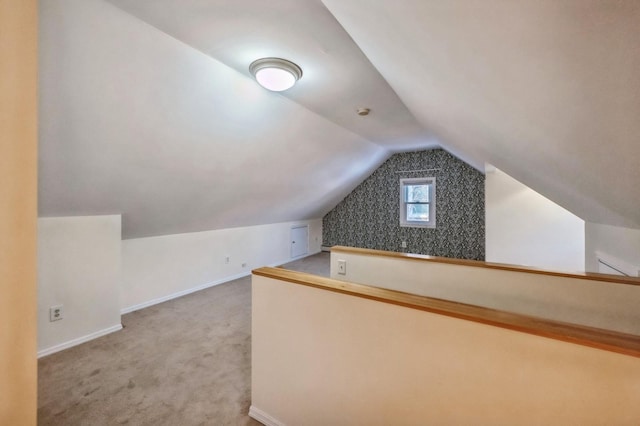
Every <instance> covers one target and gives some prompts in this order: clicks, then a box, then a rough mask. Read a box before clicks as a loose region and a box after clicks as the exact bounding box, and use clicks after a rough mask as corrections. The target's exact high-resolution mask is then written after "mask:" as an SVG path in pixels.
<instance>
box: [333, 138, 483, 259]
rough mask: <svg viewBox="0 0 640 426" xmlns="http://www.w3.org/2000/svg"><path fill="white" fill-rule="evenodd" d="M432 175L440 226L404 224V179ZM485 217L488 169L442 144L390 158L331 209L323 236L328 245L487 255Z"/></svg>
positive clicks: (456, 255) (472, 256) (476, 256)
mask: <svg viewBox="0 0 640 426" xmlns="http://www.w3.org/2000/svg"><path fill="white" fill-rule="evenodd" d="M417 170H426V171H417ZM433 176H435V178H436V228H435V229H432V228H407V227H401V226H400V219H399V214H400V186H399V185H400V179H402V178H418V177H433ZM484 218H485V215H484V174H482V173H480V172H479V171H478V170H476V169H474V168H473V167H471V166H469V165H468V164H467V163H465V162H463V161H461V160H459V159H458V158H456V157H454V156H453V155H451V154H449V153H448V152H446V151H444V150H442V149H431V150H427V151H417V152H407V153H401V154H395V155H394V156H392V157H391V158H389V159H388V160H387V161H386V162H385V163H384V164H382V166H380V167H379V168H378V169H377V170H376V171H375V172H373V174H372V175H371V176H369V177H368V178H367V179H366V180H365V181H364V182H362V183H361V184H360V185H359V186H358V187H357V188H356V189H354V190H353V192H351V194H349V195H348V196H347V197H346V198H345V199H344V200H342V201H341V202H340V203H339V204H338V205H337V206H336V207H335V208H334V209H333V210H331V211H330V212H329V213H327V215H326V216H325V217H324V218H323V220H322V228H323V229H322V240H323V245H325V246H334V245H343V246H351V247H362V248H372V249H379V250H389V251H396V252H407V253H419V254H429V255H433V256H445V257H454V258H461V259H476V260H484V241H485V240H484V232H485V228H484ZM402 241H406V242H407V247H406V248H402Z"/></svg>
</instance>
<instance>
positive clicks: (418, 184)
mask: <svg viewBox="0 0 640 426" xmlns="http://www.w3.org/2000/svg"><path fill="white" fill-rule="evenodd" d="M400 226H414V227H425V228H435V226H436V178H434V177H432V178H418V179H400Z"/></svg>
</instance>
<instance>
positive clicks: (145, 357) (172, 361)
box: [38, 253, 329, 426]
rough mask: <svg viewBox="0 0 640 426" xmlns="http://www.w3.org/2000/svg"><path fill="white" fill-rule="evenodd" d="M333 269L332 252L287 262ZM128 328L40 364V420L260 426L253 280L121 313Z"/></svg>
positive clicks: (319, 270) (290, 266)
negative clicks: (253, 406)
mask: <svg viewBox="0 0 640 426" xmlns="http://www.w3.org/2000/svg"><path fill="white" fill-rule="evenodd" d="M285 267H287V268H288V269H293V270H300V271H304V272H310V273H315V274H317V275H324V276H328V275H329V254H328V253H320V254H318V255H314V256H310V257H308V258H305V259H301V260H298V261H295V262H292V263H289V264H287V265H285ZM122 324H123V325H124V327H125V328H124V329H123V330H122V331H119V332H116V333H112V334H110V335H108V336H104V337H101V338H99V339H96V340H93V341H91V342H88V343H85V344H82V345H79V346H76V347H73V348H71V349H67V350H65V351H62V352H58V353H56V354H53V355H49V356H47V357H44V358H42V359H40V360H39V361H38V424H39V425H70V426H71V425H118V424H128V425H259V424H260V423H258V422H256V421H254V420H253V419H251V418H250V417H249V416H248V415H247V413H248V411H249V405H250V398H251V390H250V385H251V284H250V277H246V278H241V279H238V280H235V281H231V282H228V283H225V284H222V285H219V286H216V287H212V288H209V289H206V290H203V291H199V292H197V293H193V294H190V295H187V296H184V297H181V298H179V299H174V300H171V301H168V302H165V303H162V304H159V305H155V306H151V307H149V308H146V309H143V310H140V311H136V312H132V313H130V314H127V315H124V316H123V317H122Z"/></svg>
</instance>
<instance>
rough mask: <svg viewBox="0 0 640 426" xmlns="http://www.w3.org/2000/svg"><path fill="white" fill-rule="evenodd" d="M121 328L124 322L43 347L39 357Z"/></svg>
mask: <svg viewBox="0 0 640 426" xmlns="http://www.w3.org/2000/svg"><path fill="white" fill-rule="evenodd" d="M119 330H122V324H116V325H114V326H112V327H109V328H105V329H103V330H98V331H96V332H93V333H90V334H87V335H86V336H82V337H78V338H77V339H73V340H69V341H68V342H64V343H60V344H59V345H55V346H51V347H50V348H47V349H42V350H41V351H38V358H42V357H43V356H47V355H51V354H53V353H56V352H60V351H62V350H64V349H69V348H70V347H73V346H77V345H79V344H81V343H85V342H88V341H89V340H93V339H97V338H98V337H102V336H105V335H107V334H110V333H113V332H114V331H119Z"/></svg>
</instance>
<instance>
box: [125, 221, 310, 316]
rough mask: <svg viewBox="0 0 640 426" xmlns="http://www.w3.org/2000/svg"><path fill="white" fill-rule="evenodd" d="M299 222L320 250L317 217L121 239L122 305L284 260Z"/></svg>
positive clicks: (129, 307) (138, 304)
mask: <svg viewBox="0 0 640 426" xmlns="http://www.w3.org/2000/svg"><path fill="white" fill-rule="evenodd" d="M300 224H308V225H309V254H312V253H317V252H319V251H320V245H321V243H322V220H321V219H315V220H311V221H300V222H286V223H277V224H271V225H260V226H250V227H242V228H230V229H220V230H214V231H206V232H194V233H188V234H175V235H165V236H159V237H149V238H135V239H131V240H124V241H123V242H122V263H123V281H122V291H121V301H120V303H121V307H122V310H123V312H130V311H133V310H136V309H141V308H143V307H146V306H150V305H152V304H155V303H159V302H162V301H164V300H168V299H170V298H173V297H176V296H179V295H182V294H187V293H191V292H193V291H196V290H199V289H203V288H206V287H209V286H211V285H215V284H219V283H222V282H225V281H229V280H231V279H234V278H238V277H241V276H246V275H249V273H250V272H251V269H252V268H257V267H261V266H265V265H277V264H281V263H285V262H288V261H289V260H291V256H290V248H291V239H290V237H291V235H290V234H291V227H292V226H294V225H300ZM227 256H228V257H229V258H230V260H229V263H228V264H227V263H225V258H226V257H227ZM243 263H246V266H244V267H243V266H242V264H243Z"/></svg>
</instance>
